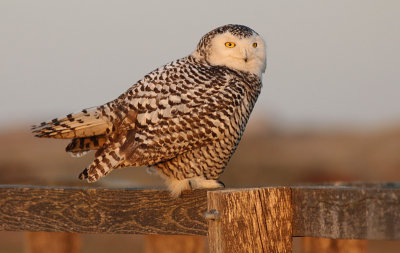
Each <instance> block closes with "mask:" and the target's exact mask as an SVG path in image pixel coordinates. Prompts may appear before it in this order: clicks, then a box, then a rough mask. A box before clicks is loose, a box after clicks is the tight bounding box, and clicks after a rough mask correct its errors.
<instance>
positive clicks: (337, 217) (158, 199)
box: [0, 183, 400, 253]
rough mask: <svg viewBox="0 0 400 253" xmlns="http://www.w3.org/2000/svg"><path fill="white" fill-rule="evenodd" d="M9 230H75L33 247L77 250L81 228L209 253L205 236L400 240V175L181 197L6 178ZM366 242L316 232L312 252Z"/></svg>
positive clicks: (257, 246) (263, 241)
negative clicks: (26, 182)
mask: <svg viewBox="0 0 400 253" xmlns="http://www.w3.org/2000/svg"><path fill="white" fill-rule="evenodd" d="M0 230H2V231H30V232H33V231H46V232H66V233H28V236H27V238H28V249H29V250H28V251H29V252H33V253H36V252H66V253H67V252H77V250H76V249H77V248H78V247H77V246H74V245H77V244H78V243H76V241H77V238H78V237H77V233H108V234H112V233H116V234H147V235H150V236H148V239H147V240H148V243H147V252H177V251H171V248H170V247H169V246H167V245H168V244H169V245H176V244H179V245H180V247H181V249H180V252H204V251H205V244H204V243H203V240H202V238H201V237H198V236H199V235H200V236H207V237H208V246H209V250H210V252H235V253H236V252H292V237H317V238H330V239H363V240H400V183H382V184H375V183H355V184H340V183H338V184H334V185H318V186H316V185H311V186H290V187H263V188H251V189H225V190H215V191H205V190H196V191H187V192H184V194H183V195H182V197H180V198H177V199H174V198H171V197H170V196H169V193H168V192H166V191H163V190H147V189H129V188H81V187H46V186H16V185H2V186H0ZM161 235H181V236H178V237H165V236H161ZM195 235H196V236H197V237H196V236H195ZM39 238H40V240H39ZM176 240H180V243H176ZM171 241H172V242H171ZM38 242H40V243H38ZM42 242H45V243H46V244H45V245H43V243H42ZM185 243H186V244H185ZM184 244H185V245H188V246H187V247H186V246H182V245H184ZM52 245H53V246H52ZM365 245H366V244H365V241H362V240H359V241H355V240H327V239H325V240H322V239H310V238H307V239H305V240H304V242H303V251H304V252H323V251H324V249H329V248H332V247H334V248H336V249H339V248H346V249H349V248H352V247H353V248H354V251H353V252H363V251H364V250H365V247H366V246H365ZM54 247H55V248H54ZM189 248H190V249H191V250H188V249H189ZM337 252H339V250H338V251H337Z"/></svg>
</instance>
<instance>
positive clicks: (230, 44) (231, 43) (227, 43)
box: [225, 42, 236, 47]
mask: <svg viewBox="0 0 400 253" xmlns="http://www.w3.org/2000/svg"><path fill="white" fill-rule="evenodd" d="M225 46H226V47H235V46H236V44H235V43H234V42H225Z"/></svg>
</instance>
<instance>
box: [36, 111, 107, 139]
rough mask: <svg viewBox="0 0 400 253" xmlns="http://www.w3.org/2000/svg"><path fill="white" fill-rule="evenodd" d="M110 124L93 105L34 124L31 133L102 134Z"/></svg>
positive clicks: (65, 136) (68, 136)
mask: <svg viewBox="0 0 400 253" xmlns="http://www.w3.org/2000/svg"><path fill="white" fill-rule="evenodd" d="M111 126H112V124H111V122H109V121H108V120H107V119H105V118H104V117H102V115H101V111H100V110H99V109H98V108H96V107H95V108H89V109H84V110H82V111H81V112H78V113H75V114H68V115H67V116H65V117H64V118H55V119H53V120H51V121H48V122H42V123H41V124H39V125H34V126H32V133H34V134H35V136H36V137H46V138H57V139H73V138H82V137H89V136H96V135H104V134H106V131H107V129H110V128H111Z"/></svg>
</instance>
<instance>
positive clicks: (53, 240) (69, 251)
mask: <svg viewBox="0 0 400 253" xmlns="http://www.w3.org/2000/svg"><path fill="white" fill-rule="evenodd" d="M26 241H27V243H26V252H27V253H55V252H57V253H79V252H80V248H81V247H80V246H81V241H80V235H79V234H74V233H63V232H26Z"/></svg>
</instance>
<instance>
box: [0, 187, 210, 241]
mask: <svg viewBox="0 0 400 253" xmlns="http://www.w3.org/2000/svg"><path fill="white" fill-rule="evenodd" d="M206 201H207V200H206V191H201V190H196V191H188V192H185V193H184V194H183V195H182V197H180V198H177V199H174V198H171V197H170V195H169V193H168V192H167V191H160V190H137V189H102V188H74V187H62V188H61V187H34V186H29V187H24V186H1V187H0V230H8V231H52V232H76V233H124V234H181V235H206V231H207V224H206V221H205V219H204V218H203V213H204V212H205V211H206V206H207V204H206Z"/></svg>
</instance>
